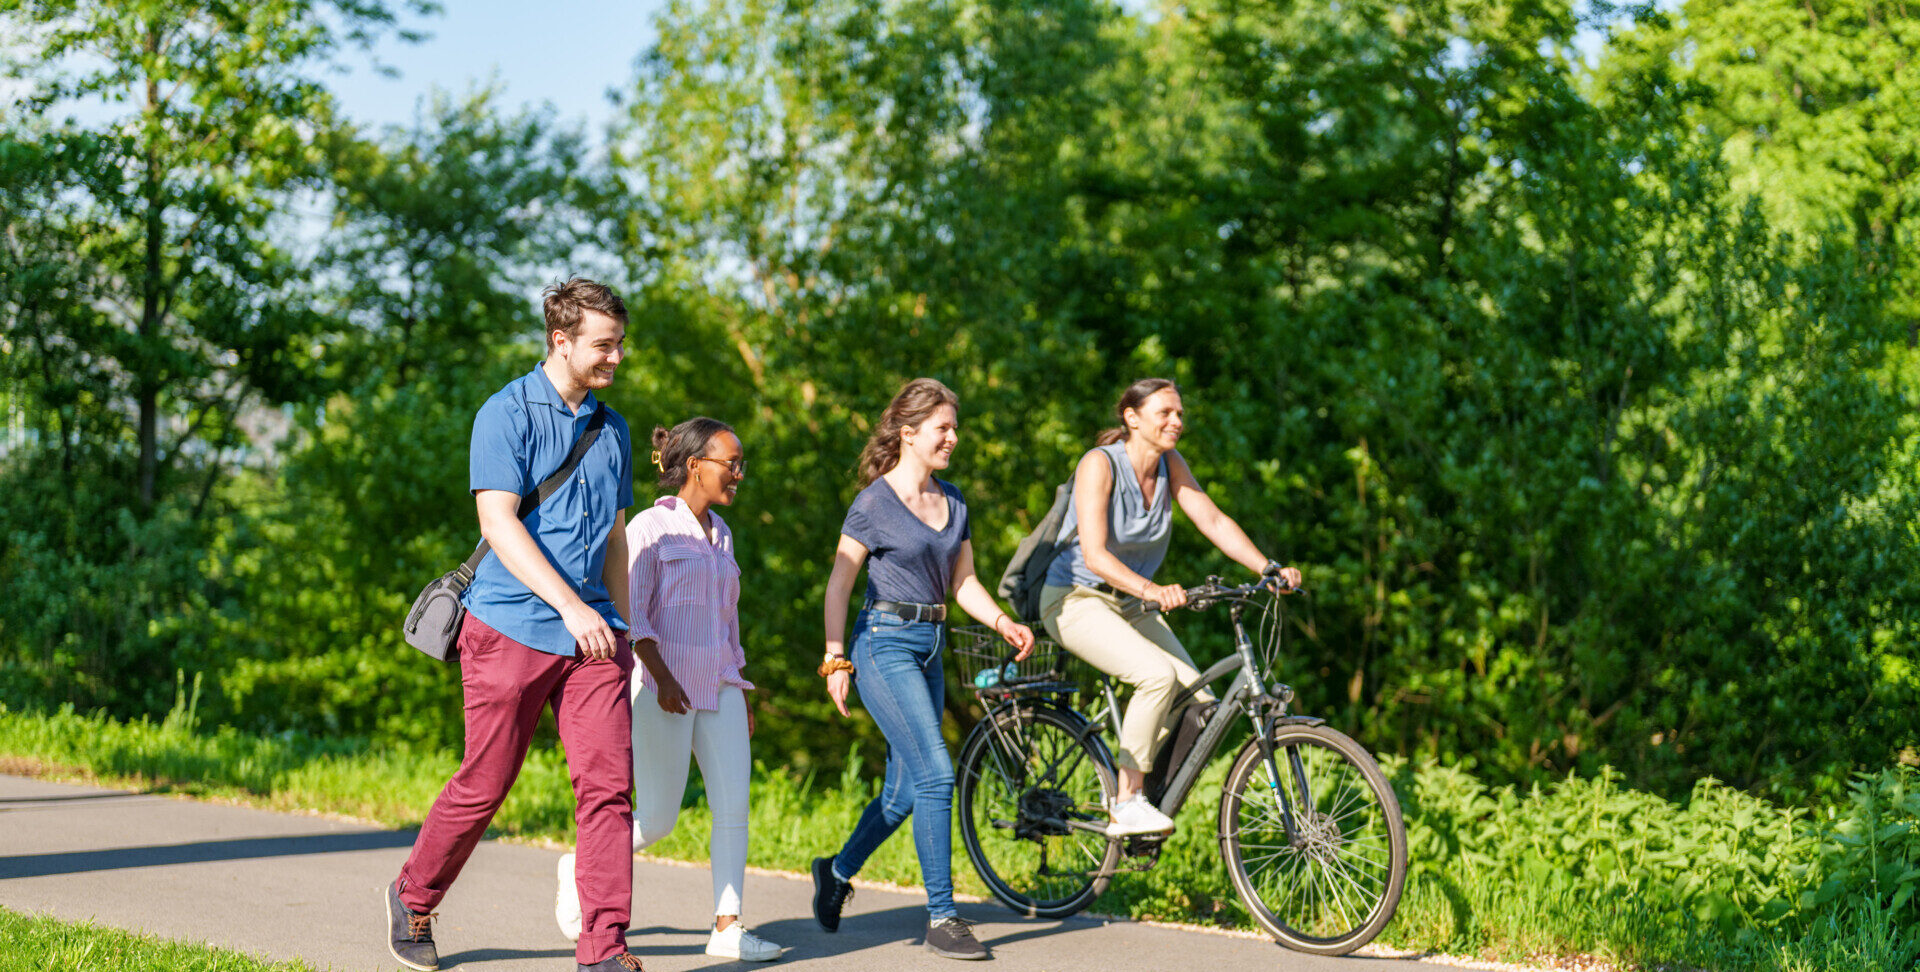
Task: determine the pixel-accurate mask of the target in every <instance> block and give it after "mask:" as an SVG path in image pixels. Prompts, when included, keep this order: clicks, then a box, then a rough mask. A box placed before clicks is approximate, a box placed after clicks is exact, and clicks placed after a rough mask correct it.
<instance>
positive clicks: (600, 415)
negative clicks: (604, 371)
mask: <svg viewBox="0 0 1920 972" xmlns="http://www.w3.org/2000/svg"><path fill="white" fill-rule="evenodd" d="M606 424H607V406H606V404H605V403H604V402H603V403H601V405H600V407H599V408H596V409H594V411H593V417H592V418H590V419H588V420H587V428H586V431H584V432H581V433H580V438H578V439H576V440H574V443H573V449H572V450H570V451H569V452H568V453H567V458H566V459H565V460H564V461H562V462H561V463H560V468H559V469H556V470H554V472H553V475H551V476H548V477H547V478H546V479H544V480H542V481H541V482H540V485H538V486H536V487H534V489H533V492H531V493H528V494H527V495H525V496H522V497H520V514H519V515H520V519H522V520H524V519H526V518H527V517H529V516H531V515H533V511H534V510H537V509H539V508H540V504H542V503H545V502H546V501H547V498H548V497H550V496H552V495H553V494H554V493H555V492H557V491H558V490H559V489H560V487H561V486H562V485H564V484H565V483H566V481H567V478H568V477H570V476H572V475H573V470H574V469H575V468H576V467H578V466H579V465H580V460H582V459H585V458H586V457H587V450H588V449H591V448H593V440H595V439H597V438H599V437H600V429H601V427H602V426H604V425H606ZM492 549H493V548H492V547H491V546H489V545H488V544H487V541H486V538H485V537H482V538H481V539H480V545H479V546H477V547H475V548H473V556H471V557H468V558H467V562H466V563H464V564H461V565H460V570H461V571H462V575H463V579H465V580H468V581H471V580H473V572H474V571H476V570H479V569H480V561H482V560H485V559H487V551H489V550H492Z"/></svg>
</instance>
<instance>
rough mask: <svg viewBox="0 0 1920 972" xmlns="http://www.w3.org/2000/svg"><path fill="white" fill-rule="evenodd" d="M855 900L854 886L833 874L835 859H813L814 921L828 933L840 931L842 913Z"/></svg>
mask: <svg viewBox="0 0 1920 972" xmlns="http://www.w3.org/2000/svg"><path fill="white" fill-rule="evenodd" d="M852 900H853V885H851V884H848V883H847V882H845V881H842V880H840V879H839V878H838V877H835V876H834V873H833V858H831V857H816V858H814V859H813V920H814V921H817V922H819V923H820V927H821V928H824V929H826V930H827V931H839V930H840V911H841V909H843V908H845V907H846V906H847V902H849V901H852Z"/></svg>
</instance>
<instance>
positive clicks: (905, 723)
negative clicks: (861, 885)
mask: <svg viewBox="0 0 1920 972" xmlns="http://www.w3.org/2000/svg"><path fill="white" fill-rule="evenodd" d="M853 624H854V628H853V647H852V649H851V650H850V652H849V654H850V655H851V656H852V658H853V665H854V685H855V687H856V688H857V690H858V691H859V693H860V702H861V703H862V704H863V705H865V706H866V708H867V711H868V712H869V713H871V714H872V715H873V721H874V722H875V723H876V724H877V725H879V726H880V732H881V733H882V734H884V735H885V736H886V737H887V782H886V785H885V786H883V787H881V789H880V795H879V796H878V797H875V798H874V800H873V802H872V803H869V804H867V809H866V811H865V812H863V813H861V814H860V822H859V823H858V824H855V825H854V828H853V833H851V834H849V835H847V842H846V844H845V845H843V846H842V847H841V848H840V853H838V854H836V855H834V859H833V870H834V873H835V874H836V875H838V876H839V877H840V878H842V879H847V878H851V877H853V876H854V875H855V874H858V873H860V867H861V865H863V864H865V863H866V862H867V858H869V857H871V856H873V852H874V851H875V850H878V849H879V847H880V844H881V843H882V842H884V841H885V840H886V839H887V838H888V837H891V836H893V832H894V831H895V830H898V829H899V828H900V824H901V822H902V821H905V820H906V819H907V817H908V816H909V815H911V816H912V817H913V849H914V851H915V853H917V854H918V855H919V857H920V880H921V883H922V884H924V885H926V888H927V916H928V918H929V919H930V920H932V921H939V920H941V919H943V918H952V917H955V916H956V915H957V912H955V911H954V908H953V759H952V758H951V757H949V756H948V755H947V742H946V740H945V739H944V738H942V737H941V735H940V713H941V712H942V711H943V710H944V707H945V705H946V694H947V683H946V679H945V677H944V675H943V674H942V672H941V667H940V663H941V656H942V655H944V654H945V652H943V651H942V650H941V649H942V648H944V647H945V645H946V640H947V629H946V626H945V625H944V624H941V623H940V622H937V621H907V620H905V619H903V618H898V617H895V616H893V615H891V614H881V613H878V612H873V611H861V612H860V614H859V615H858V616H857V617H855V618H854V621H853Z"/></svg>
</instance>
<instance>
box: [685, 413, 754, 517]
mask: <svg viewBox="0 0 1920 972" xmlns="http://www.w3.org/2000/svg"><path fill="white" fill-rule="evenodd" d="M736 469H738V470H739V471H738V472H735V470H736ZM746 481H747V460H746V453H745V452H744V451H743V450H742V449H741V446H740V438H739V437H738V436H736V435H734V434H733V433H732V432H726V431H721V432H716V433H714V434H713V437H712V438H710V439H708V440H707V448H706V449H705V450H704V451H703V452H702V453H701V454H700V455H698V456H693V457H691V458H689V459H688V460H687V484H686V485H685V486H683V487H681V494H680V495H681V497H682V498H684V499H687V500H696V499H697V500H699V501H700V502H702V503H704V504H705V505H707V506H732V505H733V497H734V494H736V493H738V492H739V491H740V484H741V483H743V482H746ZM690 494H691V495H690Z"/></svg>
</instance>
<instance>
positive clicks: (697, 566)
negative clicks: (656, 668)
mask: <svg viewBox="0 0 1920 972" xmlns="http://www.w3.org/2000/svg"><path fill="white" fill-rule="evenodd" d="M708 514H709V515H710V516H711V517H712V519H713V535H712V536H711V537H709V536H708V535H707V531H706V530H705V529H704V528H702V527H701V526H700V521H699V520H698V519H696V518H695V517H694V515H693V512H692V511H691V510H689V509H687V505H686V504H685V503H684V502H682V501H681V500H680V498H679V497H677V496H663V497H661V498H660V499H658V500H656V501H655V502H654V504H653V505H652V506H651V507H648V508H647V509H645V510H642V511H641V512H640V513H638V514H636V515H635V516H634V518H633V519H631V520H628V521H627V556H628V557H630V558H632V559H631V561H630V562H629V563H628V565H627V594H628V596H629V598H630V600H629V601H628V603H629V604H631V605H633V612H632V613H633V617H631V618H629V619H627V620H628V623H629V624H630V625H632V627H633V631H632V633H631V637H632V639H633V640H634V641H639V640H641V639H643V638H652V639H653V640H654V641H655V642H657V643H658V644H659V645H660V660H661V661H662V662H664V663H665V664H666V666H667V670H668V671H670V672H672V673H673V677H674V680H675V681H678V682H679V683H680V687H681V688H682V689H685V690H686V693H687V700H688V701H689V702H690V703H691V704H692V705H693V707H694V708H696V709H708V710H714V709H718V708H719V704H720V703H719V697H720V688H721V686H725V685H735V686H738V687H740V688H741V689H751V688H753V683H752V682H749V681H747V680H746V677H745V676H743V675H741V674H740V669H741V668H743V667H745V666H746V664H747V657H746V653H745V652H744V651H742V649H741V647H740V566H739V565H738V564H736V563H734V560H733V531H731V530H729V529H727V524H726V521H724V520H722V519H720V514H719V512H718V511H715V510H711V509H710V510H708ZM640 669H641V671H640V680H641V684H643V685H645V686H646V687H647V688H649V689H653V690H655V691H658V690H659V686H658V685H657V684H656V683H655V681H654V676H653V673H652V672H649V671H647V670H646V665H645V664H641V665H640Z"/></svg>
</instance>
